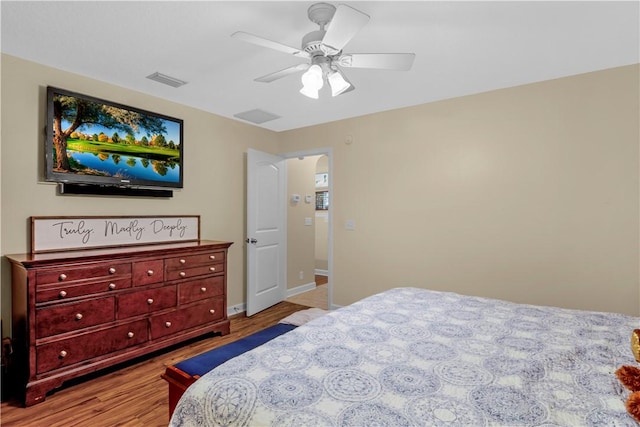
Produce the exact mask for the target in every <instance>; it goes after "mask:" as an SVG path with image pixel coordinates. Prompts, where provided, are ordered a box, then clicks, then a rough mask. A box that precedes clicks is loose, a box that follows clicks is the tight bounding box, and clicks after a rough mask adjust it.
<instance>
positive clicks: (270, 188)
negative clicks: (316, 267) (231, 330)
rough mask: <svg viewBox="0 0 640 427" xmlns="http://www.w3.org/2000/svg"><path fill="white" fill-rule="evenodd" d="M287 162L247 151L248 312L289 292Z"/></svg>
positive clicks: (275, 301)
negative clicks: (287, 281)
mask: <svg viewBox="0 0 640 427" xmlns="http://www.w3.org/2000/svg"><path fill="white" fill-rule="evenodd" d="M286 175H287V174H286V162H285V159H284V158H283V157H279V156H275V155H273V154H268V153H263V152H261V151H257V150H252V149H249V150H248V152H247V316H252V315H254V314H255V313H258V312H259V311H262V310H264V309H265V308H268V307H271V306H272V305H274V304H277V303H279V302H280V301H284V299H285V294H286V286H287V285H286V279H285V277H286V256H287V249H286V216H285V215H286V211H285V208H286V205H287V203H286V194H285V191H286V188H285V184H286Z"/></svg>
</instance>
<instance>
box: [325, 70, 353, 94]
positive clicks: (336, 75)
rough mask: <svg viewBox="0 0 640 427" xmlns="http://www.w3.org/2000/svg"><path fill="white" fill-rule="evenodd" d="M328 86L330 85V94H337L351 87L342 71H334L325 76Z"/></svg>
mask: <svg viewBox="0 0 640 427" xmlns="http://www.w3.org/2000/svg"><path fill="white" fill-rule="evenodd" d="M327 80H328V81H329V86H331V95H332V96H338V95H340V94H341V93H343V92H344V91H346V90H347V89H349V88H350V87H351V84H350V83H349V82H348V81H346V80H345V78H344V77H343V76H342V73H340V72H339V71H334V72H333V73H331V74H329V76H328V77H327Z"/></svg>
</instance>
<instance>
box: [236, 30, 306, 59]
mask: <svg viewBox="0 0 640 427" xmlns="http://www.w3.org/2000/svg"><path fill="white" fill-rule="evenodd" d="M231 37H233V38H236V39H239V40H243V41H245V42H249V43H253V44H255V45H258V46H262V47H268V48H269V49H274V50H278V51H280V52H284V53H288V54H290V55H293V56H297V57H299V58H310V56H309V54H308V53H307V52H305V51H304V50H300V49H296V48H295V47H291V46H287V45H284V44H282V43H278V42H274V41H272V40H269V39H265V38H264V37H260V36H256V35H253V34H249V33H245V32H244V31H236V32H235V33H233V34H231Z"/></svg>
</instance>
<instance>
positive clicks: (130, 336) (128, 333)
mask: <svg viewBox="0 0 640 427" xmlns="http://www.w3.org/2000/svg"><path fill="white" fill-rule="evenodd" d="M134 335H135V334H134V333H133V332H127V336H128V337H129V338H133V336H134Z"/></svg>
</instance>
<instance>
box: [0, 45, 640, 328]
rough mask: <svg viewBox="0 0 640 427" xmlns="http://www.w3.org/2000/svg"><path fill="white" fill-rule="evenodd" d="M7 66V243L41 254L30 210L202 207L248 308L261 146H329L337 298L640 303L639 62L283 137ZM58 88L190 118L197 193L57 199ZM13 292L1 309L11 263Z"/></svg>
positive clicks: (188, 184) (628, 306)
mask: <svg viewBox="0 0 640 427" xmlns="http://www.w3.org/2000/svg"><path fill="white" fill-rule="evenodd" d="M1 66H2V77H1V78H2V80H1V87H2V93H1V97H2V98H1V101H2V102H1V105H2V110H1V123H2V128H1V146H0V149H1V156H0V159H1V175H0V184H1V185H0V196H1V199H0V203H1V206H2V211H1V219H0V222H1V231H2V233H1V241H0V245H1V246H0V251H1V253H2V254H8V253H16V252H24V251H26V250H28V232H27V231H28V228H27V227H28V224H27V220H28V218H29V217H30V216H32V215H128V214H132V215H134V214H135V215H146V214H148V215H156V214H199V215H201V217H202V233H201V234H202V237H203V238H206V239H220V240H230V241H233V242H235V244H234V245H233V246H232V247H231V250H230V255H229V299H228V303H229V305H235V304H240V303H242V302H244V301H245V290H244V277H245V276H244V267H245V262H244V244H243V241H244V237H245V232H244V230H245V202H244V200H245V173H246V166H245V165H246V162H245V156H246V154H245V153H246V150H247V148H249V147H251V148H256V149H258V150H263V151H267V152H274V153H275V152H281V153H289V152H298V151H304V150H312V149H316V148H318V147H330V148H331V149H332V150H333V151H332V162H333V175H332V176H331V179H332V180H333V182H334V187H333V193H332V194H331V209H332V211H333V218H334V222H335V224H334V236H333V246H334V248H333V255H334V263H333V287H334V290H333V295H334V303H336V304H339V305H346V304H349V303H351V302H353V301H355V300H357V299H359V298H362V297H364V296H367V295H370V294H372V293H374V292H377V291H381V290H384V289H388V288H391V287H394V286H418V287H426V288H431V289H437V290H449V291H455V292H461V293H467V294H474V295H482V296H489V297H498V298H504V299H509V300H513V301H520V302H527V303H536V304H550V305H560V306H565V307H572V308H581V309H594V310H607V311H619V312H623V313H632V314H640V289H639V287H640V285H639V282H640V281H639V249H638V243H639V232H640V230H639V218H640V215H639V212H638V210H639V203H640V186H639V184H638V179H639V167H638V163H639V158H640V153H639V147H638V144H639V139H640V137H639V135H638V132H639V130H638V129H639V123H638V122H639V119H638V115H639V113H640V111H639V106H638V99H639V92H640V89H639V83H638V81H639V68H638V66H637V65H636V66H629V67H621V68H617V69H612V70H606V71H602V72H597V73H590V74H585V75H580V76H574V77H569V78H564V79H558V80H553V81H547V82H542V83H538V84H532V85H526V86H521V87H516V88H511V89H504V90H499V91H494V92H489V93H484V94H479V95H474V96H467V97H463V98H457V99H452V100H447V101H442V102H437V103H431V104H426V105H421V106H416V107H412V108H406V109H401V110H395V111H389V112H385V113H380V114H374V115H370V116H364V117H359V118H354V119H349V120H343V121H338V122H333V123H328V124H325V125H321V126H316V127H310V128H305V129H299V130H295V131H289V132H282V133H279V134H278V133H273V132H270V131H266V130H263V129H260V128H257V127H254V126H249V125H246V124H242V123H239V122H236V121H232V120H228V119H225V118H221V117H219V116H215V115H212V114H209V113H205V112H203V111H199V110H196V109H193V108H189V107H185V106H182V105H179V104H175V103H171V102H168V101H164V100H162V99H158V98H154V97H150V96H147V95H143V94H141V93H138V92H135V91H131V90H128V89H124V88H119V87H115V86H113V85H109V84H106V83H102V82H99V81H96V80H93V79H88V78H85V77H81V76H77V75H73V74H70V73H66V72H63V71H60V70H55V69H52V68H48V67H44V66H41V65H38V64H34V63H30V62H27V61H23V60H20V59H17V58H13V57H11V56H6V55H3V56H2V64H1ZM47 85H52V86H58V87H62V88H65V89H69V90H73V91H77V92H80V93H86V94H90V95H93V96H96V97H99V98H105V99H109V100H113V101H117V102H120V103H123V104H126V105H132V106H136V107H139V108H143V109H147V110H151V111H157V112H160V113H164V114H166V115H169V116H174V117H180V118H183V119H184V122H185V134H184V137H185V161H186V167H185V188H184V189H183V190H181V191H176V192H175V193H174V197H173V198H172V199H170V200H164V199H159V200H158V199H137V198H111V197H109V198H103V197H86V196H57V195H56V189H55V186H54V185H52V184H48V183H42V182H41V175H42V169H43V166H42V159H43V153H42V148H41V147H42V145H43V141H44V139H43V138H44V134H43V129H44V125H45V119H44V108H45V103H44V96H45V88H46V86H47ZM425 90H428V87H426V88H425ZM345 96H348V94H347V95H345ZM289 193H290V191H289ZM310 194H313V193H310ZM301 195H302V193H301ZM310 216H312V217H313V214H310ZM347 219H351V220H354V221H355V230H353V231H347V230H345V228H344V224H345V221H346V220H347ZM307 228H308V229H310V230H313V227H307ZM290 234H291V233H290ZM309 246H310V248H311V250H313V246H311V245H309ZM312 258H313V255H312ZM296 268H297V267H296ZM305 268H306V267H305ZM311 268H312V267H311ZM298 271H299V268H298ZM0 296H1V298H2V303H1V307H2V315H3V318H4V317H6V316H8V315H7V313H8V310H9V309H10V283H9V272H8V268H7V265H6V261H5V260H4V259H3V261H2V289H1V292H0ZM6 323H8V322H5V325H4V329H5V333H6V331H7V328H8V327H7V324H6Z"/></svg>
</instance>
